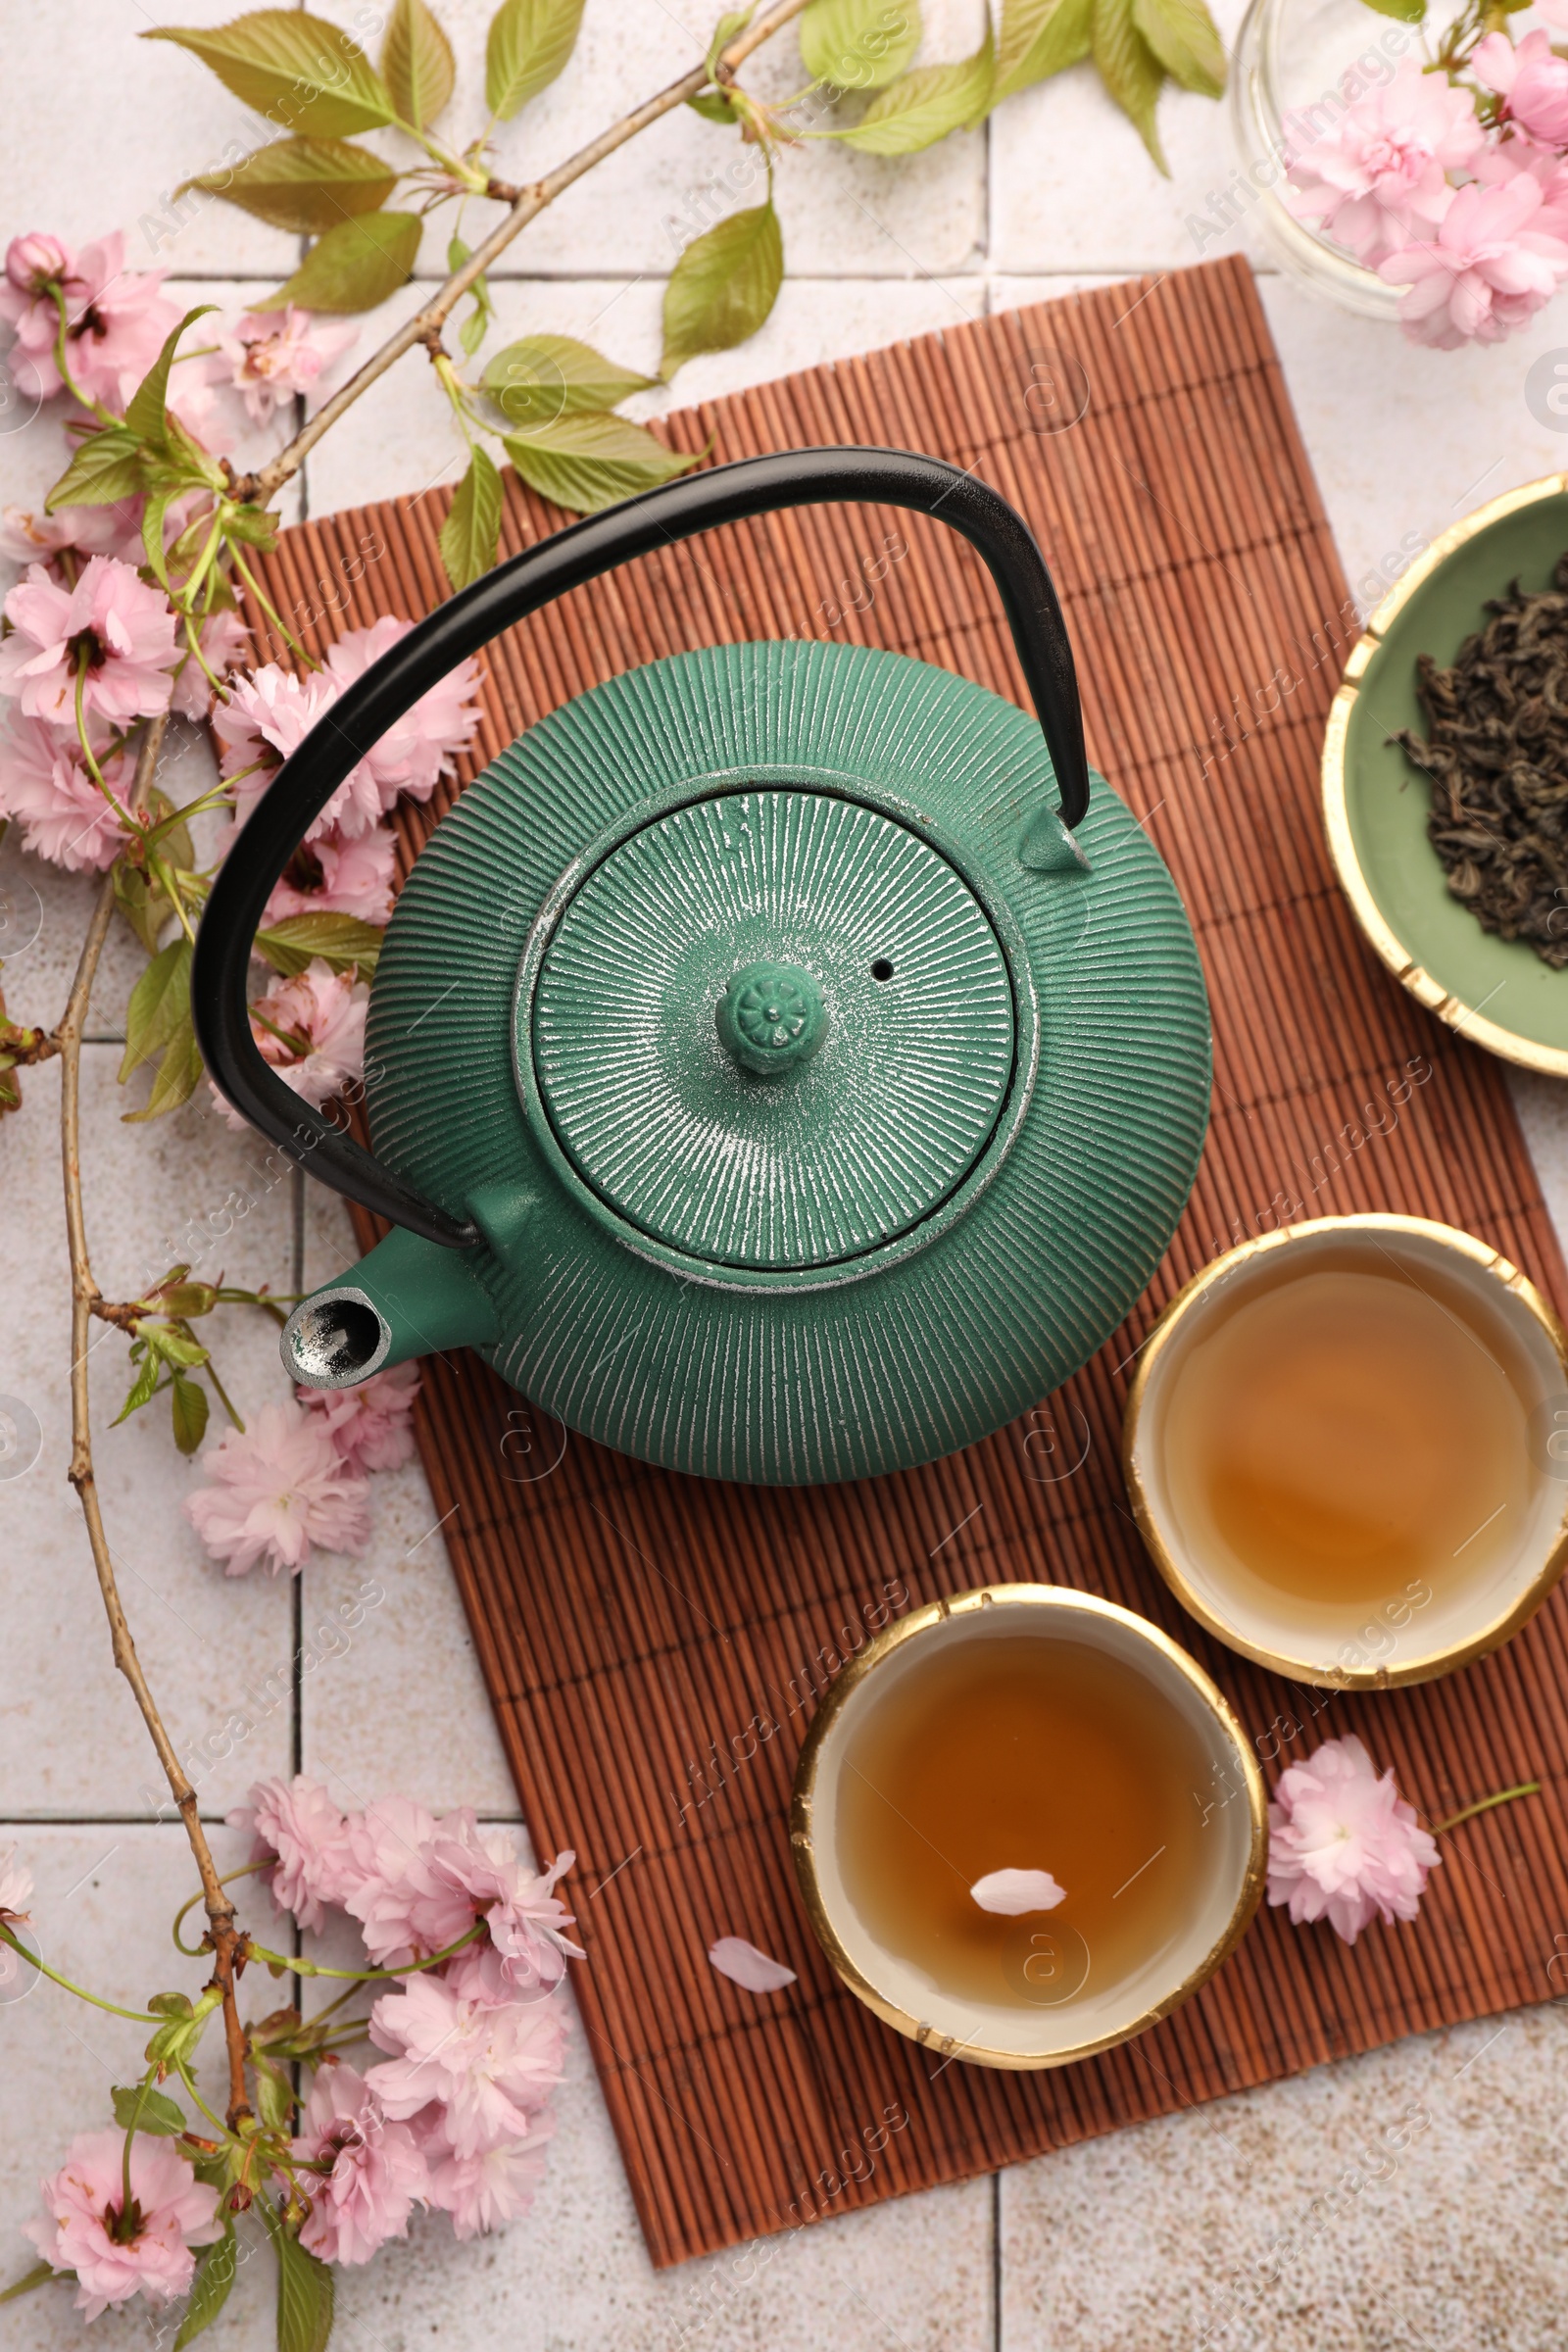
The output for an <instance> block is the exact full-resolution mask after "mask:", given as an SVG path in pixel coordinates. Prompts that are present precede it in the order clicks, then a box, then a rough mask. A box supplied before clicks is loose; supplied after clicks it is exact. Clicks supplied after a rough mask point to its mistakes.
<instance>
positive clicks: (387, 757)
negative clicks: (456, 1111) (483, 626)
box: [326, 614, 482, 809]
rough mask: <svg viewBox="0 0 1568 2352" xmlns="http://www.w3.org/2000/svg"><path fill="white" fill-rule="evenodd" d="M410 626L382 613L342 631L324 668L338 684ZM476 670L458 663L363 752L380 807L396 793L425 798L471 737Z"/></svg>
mask: <svg viewBox="0 0 1568 2352" xmlns="http://www.w3.org/2000/svg"><path fill="white" fill-rule="evenodd" d="M413 626H414V623H413V622H412V621H410V620H398V619H395V618H394V617H393V616H392V615H390V614H383V616H382V618H381V619H379V620H377V621H374V622H372V624H371V625H370V627H369V628H368V629H349V630H347V631H345V633H344V635H343V636H341V637H340V638H339V639H338V641H337V643H336V644H335V645H333V646H330V647H328V649H327V655H326V666H327V669H328V671H329V672H330V673H331V675H332V677H333V678H335V679H336V681H337V684H338V686H339V688H340V689H341V688H342V687H345V686H351V685H353V683H354V681H355V679H356V678H362V677H363V676H364V675H365V673H366V671H367V670H368V669H369V668H370V667H371V665H372V664H373V663H374V662H379V661H380V659H381V656H382V655H383V654H385V653H390V651H391V649H392V647H393V646H395V645H396V644H397V643H398V642H399V640H400V639H402V638H404V637H406V636H407V635H408V633H409V631H410V629H411V628H412V627H413ZM479 674H480V672H479V664H478V662H477V661H475V660H471V659H470V660H469V661H466V662H460V663H459V664H458V666H457V668H456V669H454V670H453V671H451V673H450V674H449V675H448V676H446V677H444V678H443V679H442V680H441V681H440V683H439V684H438V685H435V686H432V687H431V688H430V691H429V693H428V694H424V695H421V696H420V698H419V700H418V701H417V703H416V704H415V705H414V708H413V709H412V710H411V711H406V712H405V714H404V715H403V717H402V718H400V719H399V720H398V721H397V723H396V725H395V726H394V727H393V728H392V729H391V730H390V732H389V733H387V734H385V735H383V736H382V738H381V740H380V742H379V743H377V744H374V745H372V747H371V748H370V750H369V751H368V753H367V754H366V760H365V763H366V765H367V767H368V768H369V770H370V772H371V774H372V775H373V776H374V778H375V780H376V783H377V785H378V786H379V787H380V792H381V806H382V808H383V809H390V808H391V807H392V805H393V803H394V802H395V801H396V799H397V798H398V795H399V794H400V793H403V794H406V795H407V796H408V798H409V799H410V800H411V801H427V800H428V799H429V797H430V795H431V793H432V792H434V790H435V788H436V784H437V782H438V780H439V779H440V778H441V777H442V776H444V775H449V774H450V773H451V772H452V768H453V766H454V763H455V760H456V757H457V755H458V753H459V752H461V751H463V750H464V749H465V747H466V745H467V743H468V742H469V741H470V740H471V738H472V736H473V733H474V731H475V729H476V728H477V726H478V724H479V720H480V717H481V715H482V714H481V712H480V709H479V706H478V704H477V703H476V702H474V701H473V700H472V699H471V698H472V697H473V696H474V695H475V694H476V693H477V691H478V685H479Z"/></svg>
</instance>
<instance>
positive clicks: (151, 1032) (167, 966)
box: [120, 934, 191, 1086]
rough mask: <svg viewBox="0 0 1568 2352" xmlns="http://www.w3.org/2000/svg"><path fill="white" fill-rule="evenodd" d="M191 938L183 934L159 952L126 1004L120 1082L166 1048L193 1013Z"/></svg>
mask: <svg viewBox="0 0 1568 2352" xmlns="http://www.w3.org/2000/svg"><path fill="white" fill-rule="evenodd" d="M190 957H191V947H190V941H189V940H188V939H186V938H185V937H184V935H183V934H181V936H180V937H179V938H178V939H176V940H172V941H171V942H170V944H169V946H168V947H167V948H164V949H162V950H161V951H160V953H159V954H158V955H156V956H154V957H153V959H152V961H151V963H150V964H149V965H148V966H147V969H146V970H145V971H144V972H143V973H142V975H141V978H140V979H139V980H138V981H137V983H136V985H135V987H134V988H133V989H132V990H131V992H130V1002H129V1003H128V1005H126V1006H125V1051H124V1054H123V1056H122V1058H121V1063H120V1083H121V1085H122V1086H123V1085H124V1083H125V1080H126V1079H127V1078H128V1077H129V1076H130V1074H131V1072H132V1071H133V1070H139V1069H140V1067H141V1065H142V1063H143V1062H144V1061H150V1060H151V1059H152V1057H153V1055H154V1054H159V1053H161V1052H162V1051H163V1049H164V1047H165V1046H167V1045H168V1044H169V1041H170V1039H171V1038H172V1036H173V1035H174V1033H175V1031H176V1029H177V1028H178V1027H179V1024H180V1022H181V1021H182V1020H183V1019H185V1018H187V1017H188V1016H189V1013H190Z"/></svg>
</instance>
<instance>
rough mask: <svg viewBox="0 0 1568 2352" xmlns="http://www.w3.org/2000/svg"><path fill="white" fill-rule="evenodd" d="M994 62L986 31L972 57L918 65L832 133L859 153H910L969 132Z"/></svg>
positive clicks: (981, 110) (984, 105) (986, 97)
mask: <svg viewBox="0 0 1568 2352" xmlns="http://www.w3.org/2000/svg"><path fill="white" fill-rule="evenodd" d="M995 74H996V58H995V54H994V51H993V49H992V43H991V27H990V25H989V24H988V25H987V26H986V35H985V39H984V40H983V41H982V42H981V44H980V47H979V48H978V49H977V50H976V51H975V53H974V55H973V57H966V58H964V59H962V60H961V61H960V62H959V64H957V65H956V66H918V67H916V69H915V71H914V72H913V73H906V74H905V76H904V78H903V80H902V81H896V82H894V83H893V84H892V85H891V86H890V87H889V88H888V89H885V90H883V91H881V92H879V94H878V95H877V96H876V97H875V98H873V99H872V101H871V103H870V105H869V106H868V107H867V108H866V110H865V113H864V114H863V115H862V116H861V118H860V120H859V122H858V123H856V124H855V125H854V126H853V128H851V129H849V130H841V131H839V132H838V133H837V136H838V137H839V139H841V140H842V142H843V143H844V145H845V146H846V147H858V149H859V150H860V152H861V153H862V154H863V155H914V154H916V153H918V151H919V150H920V149H921V148H922V147H934V146H935V145H936V143H937V141H938V139H945V138H947V137H948V136H949V134H950V133H951V132H953V131H955V130H971V129H973V127H974V125H975V123H978V122H980V121H981V120H982V119H983V117H984V116H985V113H986V111H987V109H988V108H989V106H990V104H991V93H992V84H993V81H994V79H995Z"/></svg>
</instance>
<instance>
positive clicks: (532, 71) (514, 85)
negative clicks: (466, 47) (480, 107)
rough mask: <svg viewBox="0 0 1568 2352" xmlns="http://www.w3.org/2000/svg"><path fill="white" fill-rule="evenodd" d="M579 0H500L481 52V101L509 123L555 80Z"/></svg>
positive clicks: (571, 42)
mask: <svg viewBox="0 0 1568 2352" xmlns="http://www.w3.org/2000/svg"><path fill="white" fill-rule="evenodd" d="M582 12H583V0H501V6H500V7H499V8H498V9H497V10H496V13H495V15H494V16H493V17H492V18H491V20H490V37H489V39H488V40H487V42H486V43H485V53H484V102H485V104H486V106H488V108H489V109H490V112H491V113H492V114H493V115H499V116H500V118H501V120H502V122H503V123H510V122H511V120H512V118H513V116H514V115H515V113H516V112H517V110H518V108H519V107H523V106H526V105H527V103H528V101H529V99H530V98H535V97H537V96H538V94H539V92H540V91H541V90H542V89H544V88H546V87H547V85H548V84H549V83H551V82H552V81H554V80H555V78H556V75H557V74H558V73H560V72H561V69H562V67H563V66H564V64H565V62H566V60H567V58H568V57H569V56H570V55H571V53H572V50H573V49H574V48H575V47H576V45H577V32H578V28H579V26H580V25H581V24H582Z"/></svg>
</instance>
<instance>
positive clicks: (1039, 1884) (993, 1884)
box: [969, 1870, 1067, 1919]
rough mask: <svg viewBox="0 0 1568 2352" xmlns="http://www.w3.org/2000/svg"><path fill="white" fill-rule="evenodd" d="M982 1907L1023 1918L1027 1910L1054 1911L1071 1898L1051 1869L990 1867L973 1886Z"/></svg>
mask: <svg viewBox="0 0 1568 2352" xmlns="http://www.w3.org/2000/svg"><path fill="white" fill-rule="evenodd" d="M969 1892H970V1894H971V1895H972V1896H973V1898H974V1900H975V1901H976V1902H977V1903H978V1904H979V1906H980V1908H981V1910H982V1911H995V1912H997V1913H999V1914H1000V1915H1001V1917H1003V1918H1004V1919H1021V1918H1022V1917H1023V1915H1024V1913H1025V1912H1026V1911H1054V1909H1055V1908H1056V1905H1057V1904H1058V1903H1064V1902H1065V1901H1066V1899H1067V1889H1066V1887H1058V1886H1057V1885H1056V1882H1055V1880H1054V1878H1053V1877H1052V1875H1051V1873H1050V1871H1049V1870H988V1871H987V1872H986V1875H985V1877H984V1878H983V1879H976V1881H975V1883H974V1885H973V1886H972V1887H970V1889H969Z"/></svg>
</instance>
